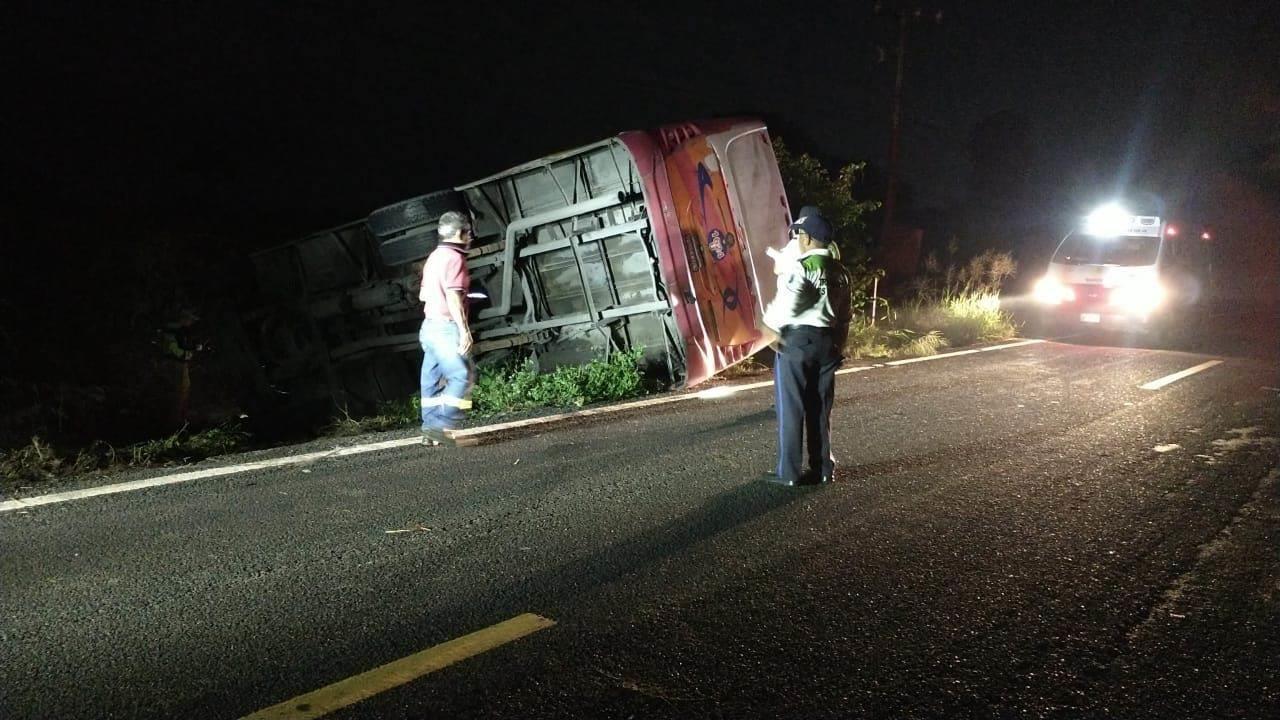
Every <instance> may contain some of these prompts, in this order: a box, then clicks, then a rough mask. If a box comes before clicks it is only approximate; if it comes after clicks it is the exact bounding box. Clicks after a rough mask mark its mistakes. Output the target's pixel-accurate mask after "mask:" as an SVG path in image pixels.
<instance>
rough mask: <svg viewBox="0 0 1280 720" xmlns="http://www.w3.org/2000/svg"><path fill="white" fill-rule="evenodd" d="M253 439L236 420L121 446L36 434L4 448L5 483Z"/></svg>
mask: <svg viewBox="0 0 1280 720" xmlns="http://www.w3.org/2000/svg"><path fill="white" fill-rule="evenodd" d="M249 440H250V438H249V434H248V433H246V432H244V431H243V430H241V429H240V427H239V426H237V425H234V424H227V425H222V426H219V427H215V428H210V429H208V430H203V431H200V432H195V433H192V432H188V431H187V429H186V428H183V429H181V430H179V431H178V432H176V433H174V434H172V435H170V436H168V437H166V438H161V439H158V440H148V441H146V442H141V443H137V444H134V445H127V446H124V447H120V448H117V447H115V446H113V445H111V444H109V443H105V442H101V441H97V442H93V443H90V444H89V446H88V447H84V448H79V449H71V450H67V449H63V448H58V447H55V446H54V445H53V444H52V443H50V442H48V441H47V440H45V439H43V438H41V437H40V436H35V437H32V438H31V442H30V443H28V444H27V445H25V446H23V447H19V448H15V449H13V450H0V487H2V488H3V489H4V491H6V492H10V491H13V490H16V489H20V488H23V487H34V486H36V485H39V484H43V483H48V482H51V481H53V480H56V479H58V478H60V477H70V476H75V475H83V474H86V473H91V472H112V471H119V470H125V469H128V468H138V467H155V466H158V465H166V464H171V463H188V462H194V461H197V460H203V459H205V458H209V457H214V456H216V455H225V454H227V453H232V452H237V451H240V450H245V449H248V446H249Z"/></svg>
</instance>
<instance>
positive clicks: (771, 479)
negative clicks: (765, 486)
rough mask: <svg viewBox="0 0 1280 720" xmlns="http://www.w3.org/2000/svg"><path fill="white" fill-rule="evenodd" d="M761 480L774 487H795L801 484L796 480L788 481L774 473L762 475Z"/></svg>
mask: <svg viewBox="0 0 1280 720" xmlns="http://www.w3.org/2000/svg"><path fill="white" fill-rule="evenodd" d="M760 479H761V480H762V481H764V482H767V483H770V484H772V485H782V486H783V487H795V486H796V485H799V484H800V483H798V482H796V481H795V480H788V479H786V478H784V477H780V476H779V475H778V473H776V472H773V471H770V472H767V473H765V474H763V475H761V476H760Z"/></svg>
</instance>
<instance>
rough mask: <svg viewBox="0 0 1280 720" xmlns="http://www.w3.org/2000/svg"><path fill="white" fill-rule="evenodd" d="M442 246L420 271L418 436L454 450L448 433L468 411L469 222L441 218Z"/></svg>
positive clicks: (454, 214) (463, 218)
mask: <svg viewBox="0 0 1280 720" xmlns="http://www.w3.org/2000/svg"><path fill="white" fill-rule="evenodd" d="M436 233H437V234H438V235H439V237H440V242H439V244H438V245H436V249H435V250H432V251H431V254H430V255H428V256H427V261H426V263H425V264H423V266H422V289H421V290H420V291H419V293H418V299H419V300H421V301H422V312H423V320H422V329H421V330H420V331H419V332H418V342H419V344H421V345H422V435H423V442H424V443H425V444H428V445H439V444H441V443H445V444H449V445H454V444H456V442H455V441H454V439H453V437H452V435H451V434H450V433H449V430H451V429H452V428H454V427H456V426H457V424H458V423H459V422H460V421H461V420H462V416H463V414H464V413H465V411H467V410H469V409H470V408H471V384H472V373H473V369H472V364H471V356H470V354H471V329H470V328H469V327H468V326H467V288H468V286H469V285H470V284H471V277H470V275H469V274H468V272H467V248H468V247H469V246H470V245H471V238H472V228H471V218H470V217H468V216H467V215H464V214H463V213H460V212H453V211H450V212H447V213H444V214H443V215H441V216H440V222H439V224H438V227H437V229H436Z"/></svg>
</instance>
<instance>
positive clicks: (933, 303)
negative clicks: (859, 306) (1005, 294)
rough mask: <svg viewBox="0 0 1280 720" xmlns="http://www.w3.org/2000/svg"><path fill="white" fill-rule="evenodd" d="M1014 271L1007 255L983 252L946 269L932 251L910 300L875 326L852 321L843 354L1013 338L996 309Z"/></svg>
mask: <svg viewBox="0 0 1280 720" xmlns="http://www.w3.org/2000/svg"><path fill="white" fill-rule="evenodd" d="M1016 271H1017V264H1016V262H1015V261H1014V260H1013V257H1012V256H1011V255H1010V254H1009V253H998V252H995V251H992V250H988V251H987V252H984V253H982V254H981V255H978V256H976V257H974V258H972V259H970V260H969V261H968V262H966V263H964V264H961V265H956V264H951V265H948V266H947V267H946V268H943V267H942V266H941V263H939V262H938V260H937V257H936V256H932V255H931V256H930V257H929V258H927V259H926V261H925V269H924V272H922V273H921V274H920V276H919V277H917V278H916V280H915V281H914V282H913V283H912V286H911V295H910V297H909V299H907V300H906V301H905V302H902V303H899V304H898V305H897V306H895V307H892V308H890V309H889V310H888V311H887V312H886V313H885V315H884V317H883V318H881V317H877V322H876V323H875V325H872V324H871V322H870V321H869V320H867V319H865V318H864V319H860V320H858V321H856V322H855V323H854V325H853V326H852V327H851V328H850V332H849V342H848V344H847V345H846V348H845V352H846V354H848V355H849V356H850V357H855V358H895V357H918V356H923V355H933V354H936V353H937V352H938V351H939V350H941V349H943V348H947V347H962V346H965V345H973V344H975V343H980V342H989V341H993V340H1003V339H1006V338H1010V337H1014V336H1016V335H1017V327H1016V325H1015V324H1014V322H1013V317H1012V316H1011V315H1010V314H1009V312H1008V311H1005V310H1002V309H1001V308H1000V288H1001V286H1002V285H1003V284H1004V282H1005V280H1007V279H1008V278H1010V277H1012V276H1013V275H1014V273H1015V272H1016Z"/></svg>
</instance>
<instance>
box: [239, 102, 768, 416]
mask: <svg viewBox="0 0 1280 720" xmlns="http://www.w3.org/2000/svg"><path fill="white" fill-rule="evenodd" d="M447 210H462V211H466V212H469V213H471V214H472V215H473V217H474V218H475V237H474V239H473V240H472V245H471V249H470V251H469V253H468V260H467V264H468V267H469V269H470V274H471V282H472V288H471V293H470V295H471V296H472V297H484V298H486V300H484V301H483V302H477V303H474V304H473V306H472V308H471V310H470V313H471V323H472V335H473V338H474V340H475V349H474V351H473V352H474V354H475V357H476V359H477V362H478V363H479V364H480V365H482V366H483V365H485V364H487V363H496V362H502V361H504V360H509V359H518V360H523V359H525V358H531V359H532V361H533V362H534V363H535V364H536V366H537V367H538V368H539V369H542V370H548V369H552V368H554V367H557V366H559V365H563V364H570V363H584V362H588V361H590V360H591V359H594V358H601V357H607V356H608V355H609V354H610V353H613V352H617V351H623V350H631V349H642V351H643V355H642V363H643V365H644V367H645V369H646V371H647V372H649V373H651V374H653V375H656V376H658V377H660V378H662V379H663V380H664V381H665V382H666V383H667V384H669V385H670V386H672V387H687V386H692V385H696V384H698V383H700V382H703V381H704V380H706V379H707V378H709V377H711V376H713V375H715V374H716V373H718V372H720V371H722V370H724V369H725V368H728V367H730V366H732V365H734V364H735V363H737V362H739V361H741V360H743V359H745V358H747V357H749V356H751V355H752V354H754V353H756V352H757V351H759V350H760V349H762V348H763V347H765V346H766V345H767V344H768V343H769V342H771V341H772V339H773V338H772V336H771V334H770V331H769V330H768V329H767V328H766V327H765V326H764V325H763V324H762V322H761V317H762V313H763V308H764V306H765V305H766V304H767V303H768V301H769V300H771V299H772V294H773V292H774V280H773V278H774V275H773V273H772V269H771V268H772V265H773V262H772V260H771V259H770V258H769V257H768V256H767V255H766V251H767V250H768V249H770V248H778V247H781V246H782V245H784V244H785V242H786V240H787V226H788V224H789V222H790V210H789V208H788V205H787V199H786V194H785V192H784V191H783V186H782V179H781V177H780V175H779V172H778V166H777V162H776V159H775V156H774V153H773V148H772V145H771V143H770V139H769V135H768V130H767V128H766V127H765V125H764V124H763V123H762V122H759V121H757V120H751V119H740V120H713V121H706V122H695V123H685V124H679V125H672V126H667V127H662V128H660V129H658V130H654V131H637V132H624V133H621V134H619V135H617V136H615V137H611V138H608V139H605V140H601V141H600V142H596V143H592V144H590V145H587V146H584V147H580V148H577V149H574V150H570V151H567V152H561V153H557V154H554V155H549V156H546V157H542V158H539V159H537V160H534V161H532V162H529V163H525V164H523V165H520V166H518V167H513V168H511V169H509V170H506V171H504V172H500V173H497V174H495V175H492V176H490V177H487V178H484V179H481V180H477V181H474V182H469V183H464V184H460V185H458V186H456V187H453V188H449V189H445V190H440V191H437V192H431V193H428V194H425V195H421V196H418V197H413V198H410V199H407V200H404V201H402V202H398V203H395V204H393V205H390V206H387V207H384V208H380V209H378V210H374V211H373V212H372V213H371V214H370V215H369V216H368V217H366V218H361V219H359V220H355V221H352V222H349V223H347V224H344V225H341V226H339V227H335V228H332V229H329V230H325V231H323V232H318V233H314V234H311V235H308V236H306V237H304V238H302V239H299V240H297V241H294V242H291V243H288V244H285V245H282V246H279V247H275V248H272V249H269V250H265V251H262V252H258V253H256V254H255V255H253V256H252V258H251V259H252V264H253V267H254V276H255V279H256V289H255V291H254V297H253V299H252V300H251V301H250V302H249V303H248V307H247V309H244V310H242V312H241V313H240V322H239V338H238V342H237V344H238V345H239V346H240V347H241V348H242V350H243V351H244V352H245V353H246V354H247V356H248V357H249V358H251V359H252V362H251V363H250V365H251V366H252V367H253V368H254V369H253V374H254V379H255V384H256V385H257V387H258V389H259V390H260V391H261V392H262V393H266V394H268V395H271V396H274V397H275V398H277V399H278V400H279V401H282V402H283V403H284V404H286V405H290V406H294V407H297V408H298V409H301V408H302V407H307V408H311V409H312V410H313V411H314V409H315V408H317V403H324V404H328V405H329V406H330V408H332V407H333V406H336V407H339V408H345V409H347V410H349V411H350V412H354V413H360V412H368V411H371V410H374V409H376V408H377V407H378V406H379V405H381V404H382V403H386V402H389V401H397V400H404V399H406V398H409V397H411V396H414V395H416V393H417V384H418V372H419V364H420V362H421V350H420V348H419V347H418V340H417V331H418V326H419V324H420V323H421V319H422V309H421V305H420V303H419V302H418V285H419V283H420V273H421V266H422V262H423V260H424V259H425V258H426V256H427V254H428V253H429V252H430V251H431V250H432V249H433V248H434V247H435V243H436V224H435V223H436V220H437V219H438V218H439V216H440V214H441V213H442V212H445V211H447Z"/></svg>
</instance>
